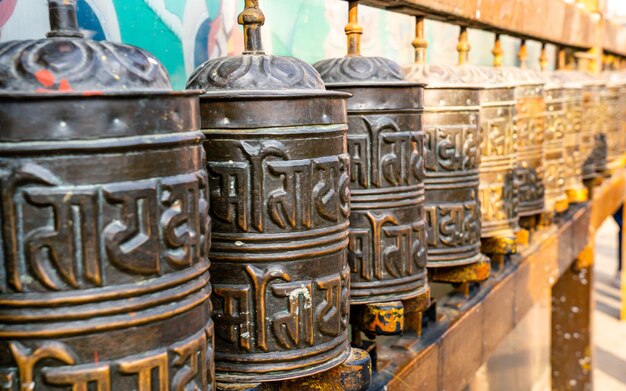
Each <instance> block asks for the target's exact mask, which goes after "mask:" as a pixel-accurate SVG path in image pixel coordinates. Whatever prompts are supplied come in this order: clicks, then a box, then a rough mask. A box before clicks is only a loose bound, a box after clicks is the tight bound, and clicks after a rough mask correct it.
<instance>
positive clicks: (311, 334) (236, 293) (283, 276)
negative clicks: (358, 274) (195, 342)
mask: <svg viewBox="0 0 626 391" xmlns="http://www.w3.org/2000/svg"><path fill="white" fill-rule="evenodd" d="M238 273H239V272H238ZM241 273H244V274H245V276H246V277H247V279H248V281H249V282H248V283H246V284H220V283H219V282H218V283H216V284H214V285H213V288H214V290H213V302H214V304H215V307H214V309H215V311H214V316H215V319H216V322H217V329H216V335H217V336H218V337H219V338H220V339H221V340H222V341H224V342H226V343H228V344H233V345H235V346H236V347H237V349H239V350H241V351H245V352H268V351H272V350H276V349H281V350H290V349H299V348H305V347H309V346H314V345H315V344H316V343H320V342H319V339H320V338H321V337H322V336H330V337H337V336H339V335H340V334H341V333H342V332H343V331H344V330H346V328H347V326H348V313H349V308H348V307H349V297H348V296H349V278H350V277H349V270H348V269H347V268H345V270H343V271H341V272H340V273H338V274H331V275H327V276H323V277H318V278H315V279H311V280H301V281H294V279H293V277H292V275H291V274H290V273H289V272H287V270H286V268H285V267H284V266H282V265H270V266H265V267H260V266H258V267H257V266H252V265H245V266H243V267H242V270H241ZM270 309H272V312H270Z"/></svg>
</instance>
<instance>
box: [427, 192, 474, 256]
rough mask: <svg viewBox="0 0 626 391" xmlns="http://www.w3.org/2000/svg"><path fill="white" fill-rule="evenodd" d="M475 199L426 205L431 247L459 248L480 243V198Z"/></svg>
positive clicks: (428, 236) (428, 235)
mask: <svg viewBox="0 0 626 391" xmlns="http://www.w3.org/2000/svg"><path fill="white" fill-rule="evenodd" d="M472 193H473V194H474V192H472ZM473 198H474V199H472V200H468V201H465V202H454V203H453V202H450V203H445V204H443V203H442V204H440V205H432V204H427V205H426V207H425V215H426V227H427V238H428V245H429V246H432V247H433V248H434V247H459V246H465V245H471V244H475V243H476V242H478V241H480V216H479V215H478V214H479V206H478V200H477V198H478V197H476V195H473Z"/></svg>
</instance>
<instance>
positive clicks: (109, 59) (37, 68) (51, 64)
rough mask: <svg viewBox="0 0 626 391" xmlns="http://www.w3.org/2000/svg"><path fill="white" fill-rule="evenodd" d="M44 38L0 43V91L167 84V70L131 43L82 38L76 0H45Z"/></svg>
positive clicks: (96, 90) (162, 87)
mask: <svg viewBox="0 0 626 391" xmlns="http://www.w3.org/2000/svg"><path fill="white" fill-rule="evenodd" d="M48 10H49V15H50V26H51V31H50V32H49V33H48V34H47V38H43V39H37V40H25V41H8V42H3V43H0V93H12V94H14V93H17V92H21V93H73V92H81V93H85V92H92V93H104V92H125V91H126V92H132V91H135V92H138V91H148V90H150V91H154V90H160V91H163V90H166V91H169V90H171V86H170V81H169V77H168V75H167V71H166V70H165V68H164V67H163V65H162V64H161V63H159V61H158V60H157V59H156V58H155V57H154V56H153V55H152V54H150V53H148V52H147V51H145V50H143V49H140V48H137V47H135V46H130V45H125V44H120V43H114V42H106V41H94V40H91V39H85V38H84V37H83V34H81V33H80V31H79V30H78V23H77V17H76V0H48Z"/></svg>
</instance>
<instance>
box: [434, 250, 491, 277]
mask: <svg viewBox="0 0 626 391" xmlns="http://www.w3.org/2000/svg"><path fill="white" fill-rule="evenodd" d="M490 271H491V262H490V261H489V258H487V257H486V256H484V255H483V254H480V255H477V256H476V260H472V263H470V264H468V265H463V266H455V267H436V268H432V269H429V276H428V277H429V279H430V280H431V281H434V282H446V283H451V284H462V283H467V282H480V281H484V280H486V279H487V278H489V273H490Z"/></svg>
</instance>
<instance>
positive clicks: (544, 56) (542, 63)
mask: <svg viewBox="0 0 626 391" xmlns="http://www.w3.org/2000/svg"><path fill="white" fill-rule="evenodd" d="M547 68H548V51H547V49H546V44H545V43H543V44H541V54H540V55H539V69H541V70H542V71H545V70H546V69H547Z"/></svg>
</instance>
